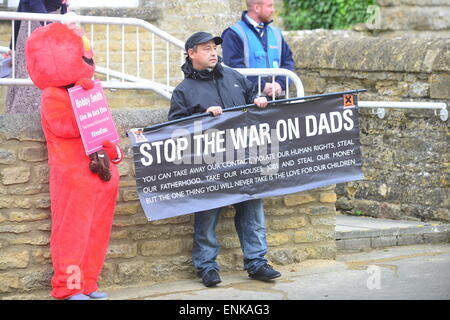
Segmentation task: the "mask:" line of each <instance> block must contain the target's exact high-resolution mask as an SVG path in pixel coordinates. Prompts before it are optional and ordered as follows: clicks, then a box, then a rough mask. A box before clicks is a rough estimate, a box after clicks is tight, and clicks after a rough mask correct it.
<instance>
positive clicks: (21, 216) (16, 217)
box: [9, 211, 50, 222]
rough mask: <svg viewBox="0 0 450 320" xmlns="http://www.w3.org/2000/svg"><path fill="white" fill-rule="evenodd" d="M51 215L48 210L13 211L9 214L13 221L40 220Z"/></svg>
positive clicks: (10, 219)
mask: <svg viewBox="0 0 450 320" xmlns="http://www.w3.org/2000/svg"><path fill="white" fill-rule="evenodd" d="M49 217H50V215H49V214H48V213H47V212H32V211H31V212H11V213H10V214H9V221H11V222H26V221H39V220H43V219H47V218H49Z"/></svg>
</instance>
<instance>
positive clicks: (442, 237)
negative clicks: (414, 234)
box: [423, 232, 450, 243]
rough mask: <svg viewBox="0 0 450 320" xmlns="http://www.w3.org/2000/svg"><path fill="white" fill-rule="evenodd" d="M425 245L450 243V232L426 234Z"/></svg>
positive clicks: (424, 236)
mask: <svg viewBox="0 0 450 320" xmlns="http://www.w3.org/2000/svg"><path fill="white" fill-rule="evenodd" d="M423 239H424V242H425V243H450V232H436V233H425V234H424V235H423Z"/></svg>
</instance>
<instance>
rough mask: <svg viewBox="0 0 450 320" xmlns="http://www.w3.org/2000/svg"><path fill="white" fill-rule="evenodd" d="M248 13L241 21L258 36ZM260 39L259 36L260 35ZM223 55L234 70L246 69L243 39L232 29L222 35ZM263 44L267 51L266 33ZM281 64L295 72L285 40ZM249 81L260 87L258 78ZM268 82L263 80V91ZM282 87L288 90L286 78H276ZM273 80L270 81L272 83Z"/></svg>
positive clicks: (243, 14) (226, 62) (290, 52)
mask: <svg viewBox="0 0 450 320" xmlns="http://www.w3.org/2000/svg"><path fill="white" fill-rule="evenodd" d="M246 13H247V11H244V12H243V13H242V17H241V20H242V21H243V22H244V23H245V24H246V25H247V26H248V27H249V28H250V29H251V30H252V31H253V32H254V33H255V34H256V35H258V33H257V31H256V30H255V28H254V27H253V25H252V24H251V23H250V22H249V21H248V20H247V18H246V17H245V15H246ZM270 23H272V21H271V22H268V23H264V27H265V28H266V27H267V25H268V24H270ZM258 38H259V35H258ZM222 39H223V42H222V54H223V62H224V63H225V64H226V65H227V66H229V67H232V68H245V58H244V44H243V43H242V40H241V38H240V37H239V35H238V34H236V32H234V31H233V29H231V28H227V29H225V31H224V32H223V33H222ZM261 43H262V44H263V47H264V48H265V50H266V51H267V32H264V35H263V37H262V38H261ZM281 46H282V48H281V62H280V68H283V69H288V70H291V71H293V70H294V67H295V64H294V59H293V57H292V51H291V49H290V48H289V45H288V44H287V43H286V41H285V40H284V38H283V41H282V44H281ZM249 80H251V81H252V82H253V83H254V84H255V85H256V87H257V86H258V78H257V77H249ZM266 80H269V79H264V78H262V79H261V90H262V89H264V86H265V85H266ZM275 80H276V81H277V82H278V83H279V84H280V85H281V88H282V89H283V90H285V89H286V77H276V79H275ZM271 81H272V80H270V82H271Z"/></svg>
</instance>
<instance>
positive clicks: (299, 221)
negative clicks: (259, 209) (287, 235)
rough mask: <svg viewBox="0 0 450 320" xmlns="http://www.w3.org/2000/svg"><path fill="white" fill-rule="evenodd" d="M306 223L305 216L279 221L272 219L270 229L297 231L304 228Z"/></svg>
mask: <svg viewBox="0 0 450 320" xmlns="http://www.w3.org/2000/svg"><path fill="white" fill-rule="evenodd" d="M306 223H307V222H306V218H305V216H294V217H286V218H281V219H278V218H277V219H272V221H271V223H270V227H271V228H272V229H275V230H280V229H298V228H302V227H304V226H306Z"/></svg>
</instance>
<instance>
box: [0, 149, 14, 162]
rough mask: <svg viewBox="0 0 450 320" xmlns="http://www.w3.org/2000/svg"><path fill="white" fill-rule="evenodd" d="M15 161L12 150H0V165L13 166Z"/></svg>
mask: <svg viewBox="0 0 450 320" xmlns="http://www.w3.org/2000/svg"><path fill="white" fill-rule="evenodd" d="M15 161H16V153H15V151H14V150H8V149H0V164H13V163H14V162H15Z"/></svg>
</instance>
